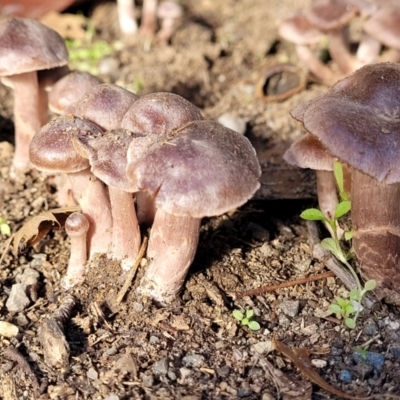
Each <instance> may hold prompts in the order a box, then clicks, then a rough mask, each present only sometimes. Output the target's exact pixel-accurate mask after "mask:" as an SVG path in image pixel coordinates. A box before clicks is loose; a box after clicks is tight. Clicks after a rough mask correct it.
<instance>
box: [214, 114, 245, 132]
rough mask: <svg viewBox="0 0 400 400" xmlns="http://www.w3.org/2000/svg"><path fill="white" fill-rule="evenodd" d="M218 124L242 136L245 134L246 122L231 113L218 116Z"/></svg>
mask: <svg viewBox="0 0 400 400" xmlns="http://www.w3.org/2000/svg"><path fill="white" fill-rule="evenodd" d="M218 122H219V123H220V124H221V125H222V126H224V127H225V128H229V129H232V130H233V131H235V132H238V133H240V134H242V135H244V134H245V132H246V121H245V120H244V119H243V118H240V117H238V116H237V115H235V114H233V113H229V112H227V113H224V114H222V115H220V116H219V118H218Z"/></svg>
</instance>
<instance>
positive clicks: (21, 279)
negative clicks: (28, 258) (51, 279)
mask: <svg viewBox="0 0 400 400" xmlns="http://www.w3.org/2000/svg"><path fill="white" fill-rule="evenodd" d="M38 279H39V272H37V271H36V270H35V269H33V268H25V269H24V272H23V273H22V274H18V275H17V276H16V277H15V280H16V282H17V283H22V284H24V285H25V286H28V285H34V284H35V283H37V281H38Z"/></svg>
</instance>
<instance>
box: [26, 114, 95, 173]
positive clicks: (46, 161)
mask: <svg viewBox="0 0 400 400" xmlns="http://www.w3.org/2000/svg"><path fill="white" fill-rule="evenodd" d="M101 132H102V130H101V128H100V127H98V126H97V125H95V124H93V123H91V122H90V121H87V120H84V119H82V118H78V117H74V116H73V115H62V116H60V117H57V118H55V119H53V120H52V121H50V122H49V123H48V124H46V125H44V126H43V127H42V128H41V129H40V130H39V131H38V132H37V133H36V134H35V136H34V137H33V139H32V142H31V145H30V148H29V157H30V160H31V163H32V165H33V166H34V167H35V168H37V169H38V170H40V171H44V172H47V173H52V174H54V173H59V172H64V173H74V172H78V171H82V170H84V169H87V168H89V166H90V165H89V161H88V160H87V159H85V158H83V157H82V156H80V155H79V154H78V153H77V152H76V150H75V148H74V146H73V144H72V142H71V138H72V137H73V136H74V135H80V136H85V135H94V136H96V135H99V134H100V133H101Z"/></svg>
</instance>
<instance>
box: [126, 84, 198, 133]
mask: <svg viewBox="0 0 400 400" xmlns="http://www.w3.org/2000/svg"><path fill="white" fill-rule="evenodd" d="M202 119H203V116H202V115H201V112H200V110H199V109H198V108H197V107H196V106H194V105H193V104H192V103H190V102H189V101H188V100H186V99H184V98H183V97H181V96H178V95H177V94H174V93H167V92H156V93H150V94H147V95H145V96H142V97H140V98H139V99H138V100H137V101H136V102H135V103H133V105H132V106H131V107H130V109H129V110H128V111H127V112H126V114H125V115H124V118H123V119H122V122H121V128H126V129H129V130H131V131H132V132H135V133H140V134H143V135H148V134H152V135H166V134H167V133H169V132H170V131H172V130H173V129H177V128H180V127H182V126H183V125H186V124H187V123H189V122H191V121H195V120H202Z"/></svg>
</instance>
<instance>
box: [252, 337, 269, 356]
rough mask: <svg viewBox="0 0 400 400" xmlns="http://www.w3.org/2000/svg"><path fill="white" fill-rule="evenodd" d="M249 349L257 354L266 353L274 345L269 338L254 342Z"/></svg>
mask: <svg viewBox="0 0 400 400" xmlns="http://www.w3.org/2000/svg"><path fill="white" fill-rule="evenodd" d="M251 349H252V350H253V351H254V352H255V353H258V354H268V353H269V352H271V351H272V350H273V349H274V346H273V345H272V341H271V340H267V341H265V342H258V343H254V344H253V345H252V346H251Z"/></svg>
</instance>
